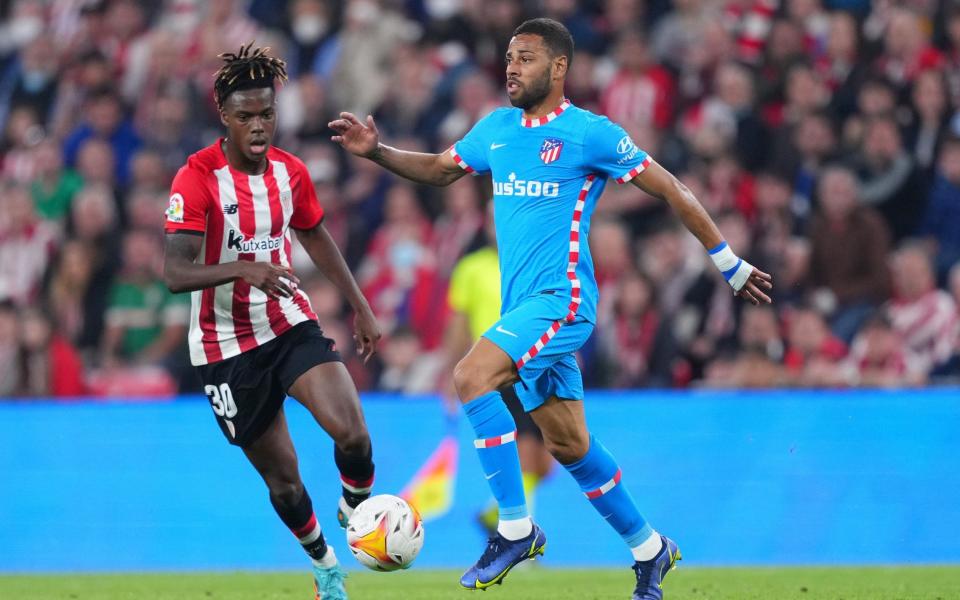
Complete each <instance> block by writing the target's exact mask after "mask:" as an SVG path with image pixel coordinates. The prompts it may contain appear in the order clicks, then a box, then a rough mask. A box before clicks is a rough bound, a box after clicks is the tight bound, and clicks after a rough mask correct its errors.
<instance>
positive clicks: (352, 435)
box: [334, 424, 370, 456]
mask: <svg viewBox="0 0 960 600" xmlns="http://www.w3.org/2000/svg"><path fill="white" fill-rule="evenodd" d="M334 443H335V444H336V445H337V448H339V449H340V451H341V452H343V453H344V454H347V455H350V456H364V455H366V454H367V453H368V452H369V451H370V435H369V434H368V433H367V428H366V427H364V426H363V425H362V424H361V425H359V426H357V427H347V428H344V429H343V430H342V431H341V432H340V433H339V434H338V437H337V438H336V439H334Z"/></svg>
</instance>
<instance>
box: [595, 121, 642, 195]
mask: <svg viewBox="0 0 960 600" xmlns="http://www.w3.org/2000/svg"><path fill="white" fill-rule="evenodd" d="M584 156H585V158H586V163H587V165H588V166H589V167H590V168H591V169H594V170H595V171H597V172H600V173H603V174H605V175H607V176H608V177H611V178H613V179H615V180H616V182H617V183H626V182H628V181H630V180H631V179H633V178H634V177H636V176H637V175H639V174H640V173H642V172H643V170H644V169H646V168H647V167H648V166H649V165H650V160H651V159H650V156H649V155H648V154H647V153H646V152H644V151H643V150H641V149H640V148H639V147H638V146H637V145H636V144H634V143H633V140H632V139H630V134H628V133H627V132H626V131H625V130H624V129H623V127H621V126H620V125H617V124H616V123H614V122H613V121H611V120H610V119H607V118H604V119H601V120H599V121H597V122H595V123H593V124H592V125H591V126H590V127H589V128H588V129H587V134H586V138H585V139H584Z"/></svg>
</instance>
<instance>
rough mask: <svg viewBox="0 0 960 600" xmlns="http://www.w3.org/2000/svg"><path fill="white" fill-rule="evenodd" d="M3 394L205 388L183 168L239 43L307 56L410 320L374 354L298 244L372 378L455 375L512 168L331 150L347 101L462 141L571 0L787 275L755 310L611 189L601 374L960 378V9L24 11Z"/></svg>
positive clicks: (15, 28) (204, 134)
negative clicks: (389, 163)
mask: <svg viewBox="0 0 960 600" xmlns="http://www.w3.org/2000/svg"><path fill="white" fill-rule="evenodd" d="M0 10H2V11H3V13H2V14H0V18H2V22H0V124H2V130H0V131H2V141H0V161H2V162H0V178H2V179H0V187H2V190H0V397H14V396H49V395H55V396H72V395H78V394H88V393H90V394H95V395H112V394H113V395H126V396H139V395H151V394H168V393H172V392H174V391H176V390H177V389H180V390H192V389H195V387H196V385H197V383H196V381H195V380H194V379H193V377H194V375H193V372H192V370H191V369H190V368H189V364H188V361H187V354H186V344H185V335H186V331H187V324H188V319H189V296H188V295H173V294H171V293H170V292H169V291H168V290H167V289H166V287H165V286H164V285H163V283H162V278H161V273H160V267H161V263H162V252H163V231H162V223H163V220H162V219H163V213H164V210H165V208H166V206H167V199H168V194H169V185H170V181H171V179H172V177H173V174H174V173H175V171H176V169H177V168H178V167H179V166H180V165H181V164H183V162H184V161H185V159H186V157H187V156H188V155H189V154H191V153H192V152H194V151H196V150H198V149H200V148H202V147H204V146H206V145H208V144H210V143H211V142H212V141H214V140H215V139H216V138H217V136H219V135H222V127H221V125H220V122H219V119H218V115H217V112H216V107H215V104H214V101H213V95H212V83H213V77H212V74H213V72H214V71H215V70H216V69H217V67H218V59H217V54H218V53H220V52H224V51H233V50H235V49H237V48H239V47H240V45H241V44H243V43H246V42H249V41H250V40H252V39H256V40H257V42H258V45H269V46H272V48H273V53H274V54H275V55H277V56H280V57H283V58H284V59H286V60H287V61H288V70H289V73H290V81H289V82H288V83H287V84H286V85H285V86H284V87H283V88H282V89H281V90H280V91H279V92H278V104H279V115H280V121H279V123H280V124H279V130H278V138H277V139H275V143H276V144H277V145H278V146H280V147H283V148H285V149H288V150H291V151H293V152H295V153H297V154H298V155H299V156H301V157H302V158H303V159H304V161H305V162H306V164H307V166H308V168H309V171H310V173H311V175H312V177H313V179H314V183H315V186H316V188H317V191H318V195H319V197H320V200H321V203H322V204H323V206H324V208H325V211H326V220H325V224H326V227H327V228H328V229H329V230H330V231H331V232H332V234H333V235H334V236H335V238H336V239H337V241H338V243H339V244H340V247H341V249H342V250H343V252H344V254H345V256H346V257H347V259H348V263H349V264H350V266H351V268H352V269H353V270H354V273H355V274H356V276H357V279H358V281H359V282H360V284H361V286H362V288H363V290H364V292H365V294H366V295H367V297H368V298H369V300H370V302H371V305H372V306H373V307H374V309H375V312H376V313H377V315H378V317H379V319H380V321H381V325H382V327H383V329H384V332H385V338H384V341H383V343H382V346H381V352H380V354H379V356H378V358H377V360H376V361H375V363H374V364H371V365H367V366H364V365H362V364H360V363H359V361H358V360H357V359H355V358H353V354H352V352H350V351H349V350H346V349H348V348H350V347H351V345H352V344H351V340H350V335H351V330H350V320H349V315H348V314H347V313H346V312H345V305H344V302H343V299H342V298H341V296H340V295H339V292H338V291H337V289H336V288H335V287H333V286H332V285H331V284H330V283H328V282H326V281H323V280H321V279H318V278H317V276H316V275H312V274H311V273H313V272H314V270H313V269H312V267H311V266H309V265H310V263H309V260H308V259H307V258H306V257H305V256H300V257H299V258H298V260H297V261H296V262H295V266H298V267H299V269H298V273H299V275H300V277H301V278H302V279H303V280H304V282H303V284H302V287H303V288H304V289H305V290H306V291H307V293H308V295H309V296H310V298H311V300H312V304H313V307H314V309H315V311H316V312H317V313H318V315H319V316H320V319H321V325H322V327H323V328H324V330H325V331H326V332H327V334H328V335H330V336H331V337H333V338H334V339H335V340H337V341H338V346H339V347H340V348H341V349H342V350H344V357H345V360H346V361H347V363H348V368H349V369H350V371H351V373H352V374H353V376H354V377H355V379H356V381H357V384H358V387H360V388H361V389H383V390H394V391H405V392H421V391H431V390H437V389H441V390H442V389H443V387H444V386H445V385H446V384H447V383H446V382H447V378H448V376H449V375H448V373H447V371H449V365H450V364H451V361H453V360H455V358H453V357H451V356H447V355H445V353H447V352H448V350H447V348H448V346H449V344H447V343H446V342H445V333H446V331H445V330H446V324H447V323H448V319H449V316H450V313H451V308H450V306H449V303H448V286H449V282H450V279H451V275H452V274H453V272H454V269H455V267H456V265H457V263H458V260H460V259H461V258H462V257H463V256H465V255H467V254H468V253H471V252H473V251H476V250H478V249H480V248H482V247H483V246H485V245H488V244H490V243H491V242H490V240H489V239H488V237H487V235H486V233H485V232H486V228H485V220H486V218H487V216H486V214H487V213H486V210H485V205H486V203H487V200H488V198H489V196H490V193H491V190H490V188H489V183H488V182H486V181H484V179H483V178H465V179H463V180H460V181H459V182H457V184H455V185H453V186H451V187H449V188H445V189H440V190H437V189H424V188H419V187H414V186H412V185H411V184H409V183H407V182H404V181H400V180H397V179H395V178H393V177H391V176H390V175H389V174H387V173H386V172H385V171H383V170H382V169H380V168H379V167H378V166H376V165H374V164H373V163H370V162H368V161H365V160H359V159H355V158H353V157H350V156H347V155H345V154H344V153H342V152H341V151H339V149H338V148H337V147H336V146H335V145H334V144H332V143H331V142H330V140H329V135H330V131H329V130H328V128H327V122H328V121H329V120H330V118H331V117H333V116H334V115H336V114H337V113H338V112H339V111H341V110H350V111H353V112H356V113H358V114H360V115H366V114H372V115H374V116H375V118H376V119H377V122H378V126H379V128H380V130H381V132H383V134H384V136H385V137H386V138H387V140H388V141H389V142H391V143H395V144H396V145H399V146H401V147H404V148H411V149H423V150H429V151H442V150H443V149H445V148H447V147H448V146H449V145H450V144H451V143H452V142H453V141H456V140H457V139H459V138H460V137H461V136H463V135H464V134H465V133H466V132H467V131H468V130H469V128H470V127H471V126H472V124H473V123H474V122H475V121H477V120H478V119H479V118H480V117H482V116H483V115H485V114H486V113H487V112H488V111H489V110H490V109H492V108H493V107H495V106H498V105H502V104H505V102H506V98H505V95H504V94H503V93H502V89H501V84H502V80H503V66H502V64H503V59H502V55H503V52H504V50H505V47H506V43H507V42H508V40H509V38H510V34H511V31H512V30H513V28H514V27H515V26H516V25H517V24H519V23H520V22H521V21H522V20H523V19H525V18H527V17H530V16H550V17H553V18H555V19H558V20H560V21H562V22H563V23H565V24H566V25H567V27H568V28H569V29H570V30H571V32H572V33H573V36H574V38H575V40H576V44H577V50H576V56H575V58H574V60H573V63H572V67H571V72H570V74H569V77H568V82H567V83H568V86H567V92H568V96H569V98H570V99H571V100H572V102H573V103H574V104H576V105H579V106H582V107H585V108H588V109H590V110H593V111H596V112H600V113H603V114H606V115H608V116H609V117H610V118H611V119H613V120H615V121H617V122H619V123H621V124H623V125H624V126H625V128H626V129H627V130H628V131H629V132H630V133H631V135H632V137H633V138H634V140H635V141H636V142H637V144H638V145H639V146H640V147H642V148H644V149H646V150H647V151H649V153H650V154H651V155H652V156H653V157H654V158H655V159H656V160H658V161H659V162H660V163H662V164H663V165H664V166H665V167H666V168H668V169H670V170H672V171H673V172H675V173H677V174H678V176H679V177H680V179H681V180H682V181H684V182H685V183H686V185H687V186H689V187H690V188H691V189H692V190H693V191H694V193H695V194H696V195H697V197H698V198H699V199H700V200H701V202H702V203H703V204H704V205H705V206H706V207H707V209H708V210H709V211H710V213H711V214H712V215H714V217H715V219H716V220H717V222H718V224H719V226H720V229H721V231H723V232H724V234H725V236H726V237H727V239H728V240H729V241H730V244H731V246H732V247H733V248H735V249H736V251H737V252H738V253H739V254H740V255H742V256H744V258H747V259H748V260H750V262H751V263H753V264H756V265H757V266H758V267H760V268H761V269H763V270H765V271H767V272H770V273H773V274H774V277H775V283H776V287H775V290H774V293H775V297H774V300H775V303H774V305H773V306H772V307H767V306H760V307H753V306H750V305H747V304H746V303H743V302H740V301H736V299H735V298H734V297H733V296H732V295H731V293H730V291H729V289H728V286H727V285H726V283H725V282H724V281H723V279H722V277H721V276H720V275H719V274H718V273H717V272H716V270H715V269H713V268H712V266H710V265H709V261H707V260H705V259H706V256H705V252H704V251H703V249H702V248H700V247H699V246H698V244H697V243H696V241H695V240H694V239H693V238H692V236H690V235H689V234H687V233H686V232H685V231H684V230H683V228H682V227H681V226H680V225H679V224H678V223H677V222H676V221H675V220H674V219H673V218H672V217H671V213H670V211H669V210H668V209H667V208H666V207H665V206H664V205H663V204H662V203H660V202H659V201H656V200H654V199H652V198H649V197H645V196H644V195H643V194H642V193H641V192H639V191H638V190H637V189H636V188H634V187H633V186H616V185H615V184H612V183H611V185H610V186H609V187H608V189H607V192H606V193H605V195H604V196H603V199H602V200H601V202H600V205H599V207H598V209H597V212H596V215H595V218H594V222H593V226H592V231H591V236H590V238H591V245H592V248H593V254H594V258H595V264H596V270H597V275H598V281H599V283H600V286H601V304H600V310H599V317H598V323H597V327H596V330H595V333H594V335H593V338H592V340H591V342H590V343H589V344H588V345H587V347H585V348H584V351H583V352H582V354H581V356H580V359H581V360H582V363H583V368H584V376H585V378H586V383H587V385H589V386H592V387H643V386H658V387H686V386H701V385H703V386H738V387H764V386H782V385H797V386H858V385H876V386H895V385H922V384H926V383H929V382H937V381H948V380H950V379H951V378H953V379H956V377H957V376H958V375H960V360H958V354H960V335H958V322H960V320H958V308H957V307H958V303H960V112H957V107H958V106H960V2H956V1H947V0H905V1H902V2H891V1H889V0H874V1H873V2H869V1H867V0H832V1H831V0H673V1H672V2H671V1H669V0H647V1H644V0H584V1H579V2H578V1H575V0H540V1H531V2H519V1H517V0H344V1H343V2H339V1H335V0H286V1H283V0H210V1H204V2H201V1H200V0H165V1H161V2H136V1H133V0H14V1H12V2H5V3H2V4H0Z"/></svg>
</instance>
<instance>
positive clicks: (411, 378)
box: [377, 325, 446, 394]
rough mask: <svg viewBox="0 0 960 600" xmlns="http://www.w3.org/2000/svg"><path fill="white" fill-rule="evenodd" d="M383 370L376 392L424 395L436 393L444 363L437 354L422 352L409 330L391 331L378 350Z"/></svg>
mask: <svg viewBox="0 0 960 600" xmlns="http://www.w3.org/2000/svg"><path fill="white" fill-rule="evenodd" d="M380 360H381V362H382V363H383V370H382V371H381V373H380V377H379V378H378V380H377V388H378V389H380V390H383V391H386V392H399V393H401V394H425V393H428V392H432V391H434V390H436V389H437V379H438V378H439V377H440V369H442V368H443V367H444V366H445V364H446V361H444V360H443V357H442V356H441V355H440V353H438V352H432V353H431V352H426V351H425V349H424V348H423V344H421V343H420V337H419V336H418V335H417V332H416V331H414V330H413V329H412V328H411V327H410V326H408V325H403V326H401V327H398V328H396V329H394V330H393V332H392V333H391V334H390V336H389V337H387V339H386V340H385V341H384V344H383V347H382V348H381V349H380Z"/></svg>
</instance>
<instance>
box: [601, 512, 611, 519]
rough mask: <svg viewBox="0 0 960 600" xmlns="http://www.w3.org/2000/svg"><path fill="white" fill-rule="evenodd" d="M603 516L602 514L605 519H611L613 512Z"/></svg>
mask: <svg viewBox="0 0 960 600" xmlns="http://www.w3.org/2000/svg"><path fill="white" fill-rule="evenodd" d="M601 516H602V517H603V518H604V519H609V518H610V517H612V516H613V513H610V514H609V515H601Z"/></svg>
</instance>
